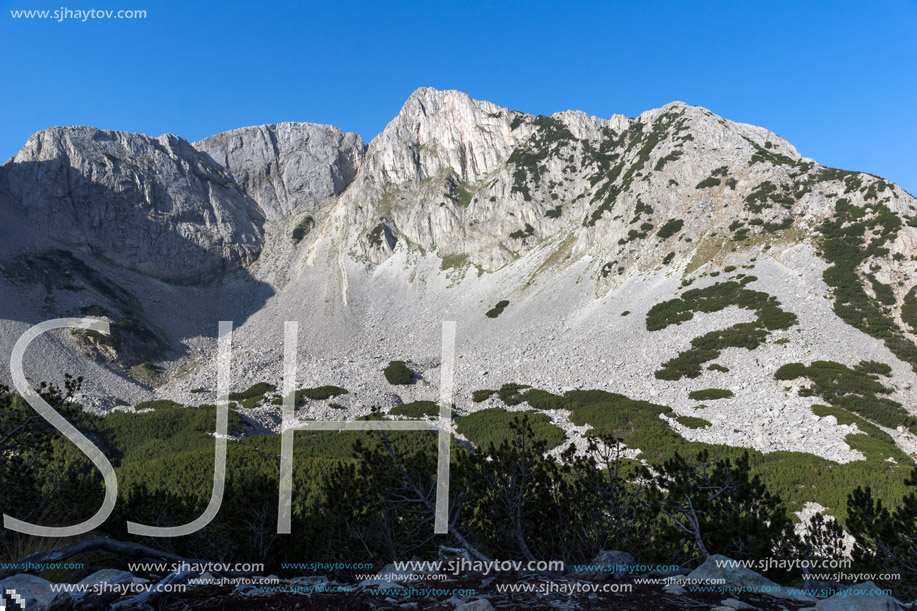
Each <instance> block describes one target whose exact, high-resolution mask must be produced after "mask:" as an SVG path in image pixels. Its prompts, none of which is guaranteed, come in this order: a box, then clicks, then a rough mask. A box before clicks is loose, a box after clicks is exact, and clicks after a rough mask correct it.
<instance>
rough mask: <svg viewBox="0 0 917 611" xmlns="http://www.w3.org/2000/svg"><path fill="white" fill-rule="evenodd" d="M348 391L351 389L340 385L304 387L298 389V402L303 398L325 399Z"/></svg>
mask: <svg viewBox="0 0 917 611" xmlns="http://www.w3.org/2000/svg"><path fill="white" fill-rule="evenodd" d="M348 392H349V391H348V390H347V389H346V388H341V387H340V386H316V387H315V388H303V389H301V390H297V391H296V402H297V403H299V402H301V401H302V400H303V399H311V400H313V401H324V400H325V399H330V398H331V397H339V396H341V395H346V394H347V393H348Z"/></svg>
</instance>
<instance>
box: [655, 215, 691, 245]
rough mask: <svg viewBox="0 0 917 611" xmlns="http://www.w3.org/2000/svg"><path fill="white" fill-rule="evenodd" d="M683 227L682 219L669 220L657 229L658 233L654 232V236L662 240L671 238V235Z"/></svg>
mask: <svg viewBox="0 0 917 611" xmlns="http://www.w3.org/2000/svg"><path fill="white" fill-rule="evenodd" d="M684 226H685V222H684V220H682V219H671V220H669V221H666V223H665V224H664V225H663V226H662V227H660V228H659V231H657V232H656V235H657V236H658V237H660V238H662V239H663V240H666V239H668V238H671V237H672V236H673V235H675V234H676V233H678V232H679V231H681V228H682V227H684Z"/></svg>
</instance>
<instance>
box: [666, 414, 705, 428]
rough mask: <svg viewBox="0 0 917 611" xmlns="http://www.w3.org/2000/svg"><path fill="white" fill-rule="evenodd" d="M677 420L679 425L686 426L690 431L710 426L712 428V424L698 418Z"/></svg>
mask: <svg viewBox="0 0 917 611" xmlns="http://www.w3.org/2000/svg"><path fill="white" fill-rule="evenodd" d="M675 420H677V421H678V423H679V424H681V425H682V426H686V427H688V428H689V429H705V428H707V427H708V426H711V424H710V422H708V421H707V420H704V419H703V418H698V417H696V416H678V417H677V418H675Z"/></svg>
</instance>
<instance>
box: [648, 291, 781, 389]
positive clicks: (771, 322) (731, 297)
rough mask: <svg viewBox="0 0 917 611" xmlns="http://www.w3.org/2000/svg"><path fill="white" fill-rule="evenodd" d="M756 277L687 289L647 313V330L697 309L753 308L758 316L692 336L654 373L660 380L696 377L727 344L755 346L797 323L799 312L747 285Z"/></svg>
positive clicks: (678, 320) (684, 318) (688, 317)
mask: <svg viewBox="0 0 917 611" xmlns="http://www.w3.org/2000/svg"><path fill="white" fill-rule="evenodd" d="M755 280H757V278H755V277H754V276H746V277H745V278H742V279H741V281H734V280H728V281H726V282H718V283H716V284H714V285H712V286H708V287H705V288H701V289H691V290H688V291H685V292H684V293H683V294H682V296H681V297H680V298H676V299H670V300H668V301H664V302H662V303H658V304H656V305H654V306H653V307H652V308H650V310H649V312H647V315H646V329H647V331H659V330H661V329H665V328H666V327H668V326H669V325H673V324H681V323H682V322H685V321H687V320H691V319H692V318H693V317H694V313H695V312H707V313H710V312H718V311H720V310H722V309H724V308H726V307H728V306H738V307H740V308H743V309H747V310H752V311H753V312H755V314H756V315H757V320H755V321H754V322H750V323H738V324H735V325H732V326H731V327H729V328H727V329H720V330H717V331H711V332H710V333H706V334H704V335H702V336H700V337H696V338H694V339H693V340H691V348H689V349H688V350H686V351H684V352H682V353H681V354H679V355H678V356H676V357H675V358H673V359H670V360H669V361H666V362H665V363H663V365H662V368H661V369H659V370H657V371H656V373H655V376H656V377H657V378H658V379H661V380H680V379H682V378H684V377H688V378H696V377H698V376H700V375H701V373H702V371H703V370H702V366H703V364H704V363H706V362H708V361H712V360H714V359H716V358H718V357H719V355H720V351H721V350H723V349H724V348H745V349H747V350H754V349H755V348H757V347H758V346H760V345H761V344H762V343H764V341H765V340H766V339H767V337H768V335H769V333H770V332H771V331H775V330H778V329H787V328H789V327H792V326H793V325H795V324H796V323H797V318H796V315H795V314H793V313H791V312H786V311H784V310H783V309H781V308H780V303H779V302H778V301H777V300H776V298H775V297H772V296H770V295H768V294H767V293H764V292H761V291H754V290H751V289H748V288H746V285H748V284H750V283H751V282H754V281H755Z"/></svg>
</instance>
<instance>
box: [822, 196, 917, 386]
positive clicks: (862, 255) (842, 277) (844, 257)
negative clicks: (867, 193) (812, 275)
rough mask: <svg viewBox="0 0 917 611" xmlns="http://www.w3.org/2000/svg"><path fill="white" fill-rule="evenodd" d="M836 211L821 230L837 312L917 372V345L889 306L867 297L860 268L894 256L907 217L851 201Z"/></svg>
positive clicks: (839, 202)
mask: <svg viewBox="0 0 917 611" xmlns="http://www.w3.org/2000/svg"><path fill="white" fill-rule="evenodd" d="M834 212H835V214H834V217H833V218H830V219H826V220H825V221H824V222H823V223H822V224H821V225H820V226H819V232H820V233H821V235H822V239H821V245H820V246H821V254H822V256H823V257H824V259H825V260H826V261H828V263H830V264H831V267H829V268H828V269H826V270H825V271H824V273H823V277H824V280H825V283H826V284H827V285H828V286H830V287H831V288H832V290H833V295H834V312H835V313H836V314H837V315H838V316H839V317H840V318H841V319H842V320H843V321H844V322H846V323H847V324H849V325H851V326H852V327H855V328H857V329H859V330H861V331H863V332H864V333H867V334H868V335H871V336H872V337H875V338H876V339H880V340H882V341H883V342H884V343H885V345H886V347H888V349H889V350H891V351H892V353H893V354H894V355H895V356H897V357H898V358H899V359H901V360H902V361H905V362H906V363H909V364H910V365H911V367H912V368H913V369H914V370H915V371H917V346H915V345H914V342H912V341H911V340H910V339H909V338H908V337H907V336H906V335H904V332H903V330H902V329H901V328H900V327H899V326H898V324H897V322H896V321H895V319H894V315H893V314H892V312H891V309H890V306H889V304H884V303H882V302H881V300H880V299H879V298H878V296H877V298H876V299H873V298H871V297H870V296H869V295H868V294H867V293H866V290H865V288H864V287H863V282H862V279H861V277H860V274H859V267H860V266H861V265H862V264H863V263H865V262H866V261H867V260H869V259H870V258H872V257H881V256H887V255H888V253H889V249H888V244H889V243H890V242H892V241H894V240H895V238H896V237H897V236H898V232H899V231H900V229H901V226H902V222H901V218H900V217H898V216H897V215H896V214H895V213H894V212H893V211H892V210H891V209H889V208H888V206H886V205H885V204H882V203H870V204H867V205H865V206H863V207H862V208H861V207H857V206H854V205H852V204H851V203H850V202H849V201H848V200H847V199H845V198H840V199H838V200H837V201H836V202H835V205H834ZM880 290H881V289H880ZM886 297H887V295H886Z"/></svg>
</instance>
